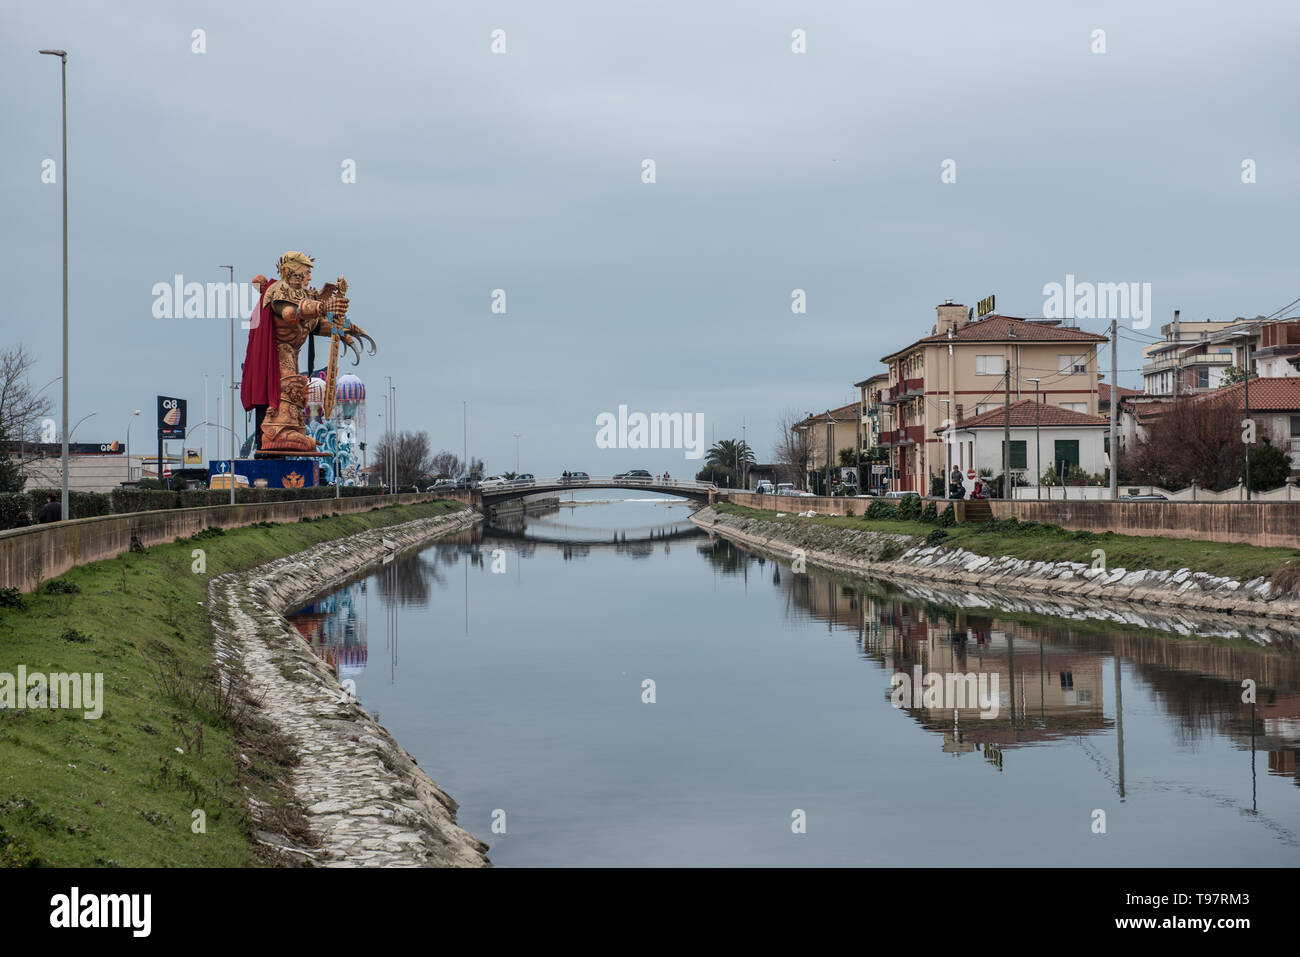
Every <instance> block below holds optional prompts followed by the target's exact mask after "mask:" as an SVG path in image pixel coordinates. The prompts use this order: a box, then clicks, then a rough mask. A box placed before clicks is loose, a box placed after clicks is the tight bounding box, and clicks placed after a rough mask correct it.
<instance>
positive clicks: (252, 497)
mask: <svg viewBox="0 0 1300 957" xmlns="http://www.w3.org/2000/svg"><path fill="white" fill-rule="evenodd" d="M339 491H340V493H341V497H344V498H352V497H353V496H357V495H378V494H379V489H377V488H368V487H365V486H344V487H343V488H342V489H340V490H339ZM49 493H53V495H54V500H55V501H56V502H57V501H59V500H60V499H61V498H62V492H61V490H59V489H32V490H30V491H26V492H18V493H13V494H0V529H6V528H13V527H14V523H15V522H17V521H18V513H19V512H24V511H25V512H26V513H27V514H28V515H29V516H31V519H32V521H33V522H37V521H38V520H39V515H40V512H41V507H42V506H44V505H45V496H46V494H49ZM321 498H334V487H333V486H332V485H331V486H319V487H317V488H295V489H287V488H241V489H237V490H236V491H235V502H236V503H237V504H240V505H246V504H250V503H259V502H291V501H297V500H300V499H321ZM229 504H230V491H229V490H225V491H222V490H220V489H217V490H213V489H190V490H187V491H184V492H165V491H163V490H161V489H138V488H119V489H114V490H113V491H112V492H69V493H68V511H69V512H71V513H72V514H71V515H70V516H69V517H70V518H93V517H94V516H96V515H122V514H125V513H128V512H152V511H157V510H159V509H167V508H202V507H204V506H206V505H229Z"/></svg>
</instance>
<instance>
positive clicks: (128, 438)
mask: <svg viewBox="0 0 1300 957" xmlns="http://www.w3.org/2000/svg"><path fill="white" fill-rule="evenodd" d="M139 414H140V410H139V409H136V410H135V411H134V412H132V413H131V417H130V418H129V419H127V420H126V480H127V481H128V482H129V481H131V423H132V422H134V421H135V417H136V416H137V415H139ZM204 431H205V432H206V431H207V429H206V424H205V428H204Z"/></svg>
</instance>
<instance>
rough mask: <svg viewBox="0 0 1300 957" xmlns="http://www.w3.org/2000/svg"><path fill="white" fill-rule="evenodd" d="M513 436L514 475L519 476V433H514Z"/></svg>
mask: <svg viewBox="0 0 1300 957" xmlns="http://www.w3.org/2000/svg"><path fill="white" fill-rule="evenodd" d="M514 436H515V475H518V474H519V433H518V432H516V433H514Z"/></svg>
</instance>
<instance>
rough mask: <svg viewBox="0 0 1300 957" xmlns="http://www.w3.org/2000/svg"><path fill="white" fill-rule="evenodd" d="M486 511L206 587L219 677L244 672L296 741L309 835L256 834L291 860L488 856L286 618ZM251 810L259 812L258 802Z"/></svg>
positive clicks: (407, 526) (334, 545) (458, 862)
mask: <svg viewBox="0 0 1300 957" xmlns="http://www.w3.org/2000/svg"><path fill="white" fill-rule="evenodd" d="M479 520H480V516H478V515H477V514H476V513H474V512H472V511H471V510H469V509H464V510H463V511H459V512H455V513H452V514H450V515H446V516H439V517H437V518H427V519H419V520H417V521H414V522H407V523H404V524H402V525H395V526H390V527H388V528H380V529H374V530H371V531H367V532H362V533H360V534H358V535H352V536H349V537H347V538H342V539H338V540H335V541H330V542H323V543H321V544H320V545H317V546H315V547H313V548H311V549H308V550H307V551H304V552H299V553H298V554H296V555H289V556H286V557H285V558H281V559H277V560H276V561H273V562H269V563H267V564H265V565H261V566H258V567H257V568H254V569H251V570H248V571H242V572H235V573H233V574H228V575H221V576H218V577H216V578H214V579H213V580H212V582H211V583H210V585H209V586H208V609H209V612H210V614H211V617H212V622H213V629H214V633H215V638H216V640H215V658H216V662H217V667H218V669H219V672H220V674H221V677H222V680H223V681H226V682H230V681H239V682H243V683H244V684H245V686H246V687H247V689H248V692H249V694H250V697H252V698H254V699H255V700H256V699H260V703H261V713H262V715H263V716H264V717H265V718H266V719H267V720H269V721H270V722H271V723H272V724H273V725H274V726H275V728H276V729H277V730H278V731H279V732H280V734H282V735H283V736H284V737H285V738H287V739H288V740H289V741H290V742H292V747H293V748H294V749H295V751H296V756H297V758H298V764H297V766H296V767H295V768H294V769H293V771H292V774H291V778H292V779H291V780H290V781H289V782H288V790H289V792H290V793H291V796H292V798H293V800H294V801H296V802H297V803H298V804H299V805H301V807H302V809H303V812H304V814H305V816H306V819H307V822H308V824H309V827H310V829H311V832H312V834H313V835H314V836H315V837H316V838H317V839H318V841H319V843H318V844H316V845H314V846H309V847H308V846H301V845H297V844H294V843H293V842H292V841H290V840H289V839H288V838H287V837H285V836H284V835H279V834H272V833H268V832H265V831H259V832H258V834H257V837H258V839H259V840H260V841H262V842H263V843H264V844H266V845H268V846H269V847H271V848H273V849H274V850H275V851H277V852H278V853H279V854H280V855H282V856H283V857H284V858H285V859H288V860H294V861H299V862H302V863H307V864H316V865H321V866H334V867H339V866H368V867H382V866H434V867H483V866H486V865H487V864H488V860H487V856H486V851H487V845H486V844H484V843H483V842H482V841H480V840H478V839H477V838H475V837H474V836H473V835H472V834H470V833H469V832H468V831H465V830H463V829H462V828H460V827H459V826H457V824H456V810H457V804H456V802H455V801H453V800H452V799H451V797H450V796H448V795H447V794H446V793H445V792H444V791H443V790H442V789H441V788H439V787H438V785H437V784H435V783H434V782H433V780H432V779H431V778H430V777H429V776H428V775H427V774H425V773H424V771H423V770H421V769H420V768H419V766H417V765H416V763H415V759H414V758H412V757H411V756H410V755H409V754H408V753H407V752H406V751H405V750H404V749H403V748H402V747H401V746H400V745H399V744H398V743H397V742H396V741H395V740H394V739H393V737H392V736H391V735H390V734H389V733H388V732H387V731H386V730H385V729H384V728H383V727H382V726H381V725H380V724H379V723H378V722H376V721H375V720H374V719H373V718H371V716H370V715H369V714H367V713H366V712H365V711H364V710H363V709H362V708H361V707H360V706H359V705H358V704H357V703H356V701H355V699H353V698H352V696H351V695H350V694H349V693H348V692H347V691H346V690H345V689H344V688H343V687H342V686H341V685H340V684H339V682H338V681H337V680H336V678H335V677H334V675H333V673H332V672H331V671H330V670H329V668H328V667H327V666H326V665H325V663H324V662H323V661H321V660H320V659H319V658H318V657H317V656H316V655H315V654H314V653H313V652H312V650H311V647H310V646H309V645H308V644H307V643H306V642H305V641H304V640H303V639H302V637H301V636H299V634H298V632H297V631H295V630H294V629H293V628H292V627H291V626H290V624H289V623H288V621H287V620H286V619H285V618H284V617H283V612H284V611H286V610H287V609H290V608H293V607H295V606H297V605H301V604H303V603H304V602H306V601H307V600H309V599H310V598H312V597H313V596H315V595H318V594H320V593H322V592H324V591H328V590H329V589H330V588H331V587H333V586H335V585H337V584H339V583H341V582H342V581H343V580H344V579H346V578H347V577H349V576H350V575H353V574H355V573H356V572H357V571H358V570H359V569H360V568H362V567H363V566H365V565H366V564H368V563H371V562H374V561H376V560H380V559H382V558H383V557H384V556H385V555H388V554H391V553H394V552H396V551H398V550H401V549H404V548H410V547H413V546H416V545H421V544H424V543H426V542H428V541H430V540H431V539H433V538H435V537H438V536H440V535H445V534H448V533H450V532H454V531H457V530H460V529H464V528H468V527H470V526H471V525H473V524H474V523H475V522H477V521H479ZM254 817H255V818H256V817H257V811H256V808H254Z"/></svg>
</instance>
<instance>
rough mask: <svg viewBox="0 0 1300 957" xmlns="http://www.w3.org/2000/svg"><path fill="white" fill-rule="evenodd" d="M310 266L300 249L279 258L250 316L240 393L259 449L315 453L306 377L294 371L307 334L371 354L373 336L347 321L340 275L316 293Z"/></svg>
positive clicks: (345, 288) (310, 261)
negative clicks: (254, 414) (254, 421)
mask: <svg viewBox="0 0 1300 957" xmlns="http://www.w3.org/2000/svg"><path fill="white" fill-rule="evenodd" d="M313 265H314V260H312V258H311V257H310V256H307V255H304V254H303V253H300V252H287V253H285V254H284V255H283V256H281V257H280V262H279V263H278V264H277V267H276V268H277V269H278V271H279V273H280V278H279V280H277V281H276V282H273V283H270V284H269V285H266V287H265V291H264V292H263V293H262V298H261V302H260V304H259V307H258V309H257V310H256V311H255V312H254V314H253V323H252V326H253V328H252V330H251V331H250V332H249V336H248V352H247V355H246V357H245V362H244V382H243V386H242V395H243V401H244V408H245V409H254V408H255V409H257V410H258V432H259V433H260V437H261V439H260V444H259V446H258V447H259V449H262V450H265V451H275V452H315V451H317V448H316V442H315V441H314V440H313V439H312V438H310V437H309V436H308V435H307V434H306V431H305V427H306V417H305V412H306V406H307V398H308V391H307V377H306V376H305V375H303V374H302V373H301V372H299V371H298V352H299V350H300V349H301V348H302V346H303V344H304V343H305V342H306V341H307V340H308V338H310V337H311V336H331V337H337V340H338V341H339V342H342V344H343V345H344V346H345V347H346V348H350V349H352V350H353V352H354V353H355V354H356V359H357V361H360V358H361V352H360V349H359V347H358V346H357V342H358V340H365V341H367V342H368V343H369V344H370V353H371V355H373V354H374V351H375V341H374V339H372V338H371V337H370V336H369V335H368V334H367V333H366V332H365V331H364V330H362V329H361V328H359V327H358V326H354V325H352V324H351V323H349V322H348V320H347V312H348V299H347V296H345V295H344V293H345V292H346V291H347V285H346V283H345V282H344V281H343V279H342V278H341V277H340V279H339V282H338V284H337V285H336V284H334V283H330V284H328V285H327V286H326V287H325V289H324V290H320V291H318V290H316V289H314V288H312V287H310V286H308V285H307V284H308V283H309V282H310V281H311V271H312V267H313ZM259 281H260V284H259ZM254 283H255V284H256V285H258V287H259V288H261V284H265V283H266V279H265V277H262V276H259V277H257V280H254ZM336 355H337V350H334V353H333V356H336ZM333 356H332V358H333Z"/></svg>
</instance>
